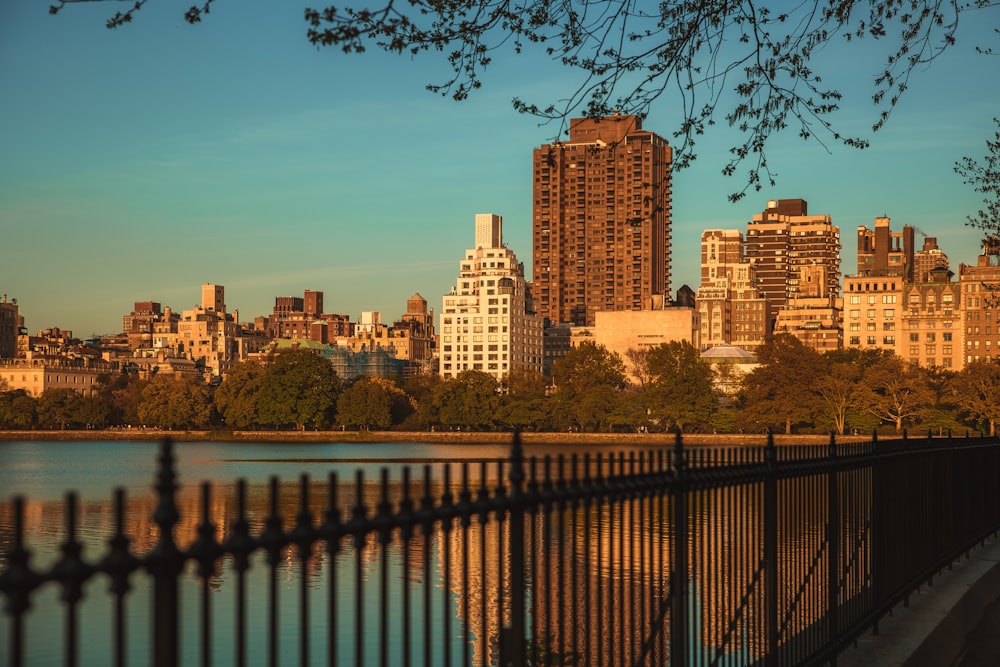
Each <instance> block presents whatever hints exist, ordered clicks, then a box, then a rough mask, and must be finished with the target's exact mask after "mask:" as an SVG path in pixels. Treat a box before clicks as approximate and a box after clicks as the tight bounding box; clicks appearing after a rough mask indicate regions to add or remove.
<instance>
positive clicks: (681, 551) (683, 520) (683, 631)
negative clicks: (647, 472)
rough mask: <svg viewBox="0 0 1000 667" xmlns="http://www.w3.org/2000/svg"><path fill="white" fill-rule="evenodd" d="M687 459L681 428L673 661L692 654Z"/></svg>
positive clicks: (676, 465) (677, 449)
mask: <svg viewBox="0 0 1000 667" xmlns="http://www.w3.org/2000/svg"><path fill="white" fill-rule="evenodd" d="M686 473H687V461H686V459H685V453H684V443H683V441H682V440H681V434H680V431H678V432H677V439H676V440H675V441H674V486H675V489H676V494H675V495H674V508H673V509H674V512H673V519H674V520H673V523H674V530H673V541H672V546H673V554H672V555H673V557H672V558H671V561H672V563H671V567H670V592H671V595H672V601H671V607H670V661H671V663H674V664H680V663H682V662H686V661H687V656H688V655H689V654H688V627H689V619H688V608H689V607H688V605H689V600H688V539H689V537H690V533H689V531H688V507H687V505H688V504H687V498H688V494H687V486H686V484H687V478H686Z"/></svg>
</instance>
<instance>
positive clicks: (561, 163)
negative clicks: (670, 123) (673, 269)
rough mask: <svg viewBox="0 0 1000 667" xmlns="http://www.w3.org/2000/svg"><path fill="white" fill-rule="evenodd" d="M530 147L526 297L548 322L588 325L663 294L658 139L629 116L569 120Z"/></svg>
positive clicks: (666, 188)
mask: <svg viewBox="0 0 1000 667" xmlns="http://www.w3.org/2000/svg"><path fill="white" fill-rule="evenodd" d="M569 135H570V136H569V141H568V142H556V143H552V144H546V145H544V146H541V147H539V148H536V149H535V151H534V174H533V176H534V188H533V225H532V257H533V262H532V265H533V279H532V283H531V287H532V296H533V297H534V299H535V303H536V307H537V309H538V314H539V315H540V316H542V317H545V318H547V319H548V320H549V321H550V322H551V323H552V324H554V325H556V324H562V323H569V324H575V325H581V326H583V325H589V326H593V325H594V314H595V313H596V312H597V311H599V310H641V309H642V308H643V304H646V303H650V302H651V298H653V297H655V296H657V295H659V296H660V297H661V298H663V299H669V293H670V207H671V200H670V179H671V162H672V151H671V148H670V146H669V145H668V144H667V141H666V139H663V138H662V137H660V136H658V135H656V134H654V133H653V132H650V131H647V130H643V129H642V122H641V120H640V119H639V118H638V117H637V116H619V115H615V116H605V117H600V118H574V119H572V120H571V121H570V131H569Z"/></svg>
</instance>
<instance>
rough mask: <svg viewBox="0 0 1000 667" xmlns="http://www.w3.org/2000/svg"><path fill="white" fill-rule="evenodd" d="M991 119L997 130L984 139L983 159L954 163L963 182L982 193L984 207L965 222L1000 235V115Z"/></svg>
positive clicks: (964, 159) (967, 159)
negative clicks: (984, 151) (991, 136)
mask: <svg viewBox="0 0 1000 667" xmlns="http://www.w3.org/2000/svg"><path fill="white" fill-rule="evenodd" d="M993 122H994V124H996V126H997V128H998V130H997V131H996V132H995V133H994V134H993V140H992V141H989V140H987V141H986V149H987V154H986V156H985V157H984V158H983V162H982V163H980V162H979V161H978V160H975V159H973V158H971V157H963V158H962V159H961V160H960V161H959V162H956V163H955V172H956V173H957V174H958V175H959V176H961V177H962V179H963V182H964V183H965V184H966V185H971V186H972V188H973V189H974V190H975V191H976V192H979V193H982V195H983V208H982V209H980V210H979V212H978V213H976V215H974V216H972V215H970V216H968V224H969V225H970V226H971V227H975V228H977V229H982V230H983V231H985V232H987V233H988V234H990V235H996V234H1000V118H994V119H993ZM993 241H994V243H996V242H997V240H996V239H993Z"/></svg>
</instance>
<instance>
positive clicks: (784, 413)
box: [743, 334, 824, 433]
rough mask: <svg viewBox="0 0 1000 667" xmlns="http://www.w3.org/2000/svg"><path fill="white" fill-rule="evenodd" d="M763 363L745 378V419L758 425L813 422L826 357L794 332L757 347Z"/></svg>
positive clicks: (787, 428)
mask: <svg viewBox="0 0 1000 667" xmlns="http://www.w3.org/2000/svg"><path fill="white" fill-rule="evenodd" d="M757 360H758V361H759V362H760V364H761V365H760V366H758V367H757V368H755V369H754V370H753V371H751V372H750V373H748V374H747V375H746V377H744V378H743V400H744V414H743V418H744V419H745V420H746V421H748V422H749V423H751V424H753V425H754V426H756V427H757V428H770V427H773V426H777V425H778V424H782V425H784V429H785V433H791V432H792V426H793V425H794V424H811V423H812V422H813V419H814V418H815V416H816V413H817V411H818V405H817V400H816V394H815V392H814V391H813V387H814V386H815V384H816V382H817V381H818V380H819V378H820V377H822V375H823V371H824V369H823V360H822V359H821V358H820V355H819V353H817V352H816V351H815V350H812V349H810V348H808V347H806V346H805V345H803V344H802V342H801V341H800V340H799V339H798V338H796V337H795V336H792V335H791V334H778V335H775V336H771V337H770V338H768V339H767V340H766V341H765V342H764V344H763V345H761V346H760V348H758V350H757Z"/></svg>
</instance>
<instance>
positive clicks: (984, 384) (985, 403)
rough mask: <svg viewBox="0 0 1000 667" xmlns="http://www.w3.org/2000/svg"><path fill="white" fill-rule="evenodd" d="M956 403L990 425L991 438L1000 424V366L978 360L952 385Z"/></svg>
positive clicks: (958, 376)
mask: <svg viewBox="0 0 1000 667" xmlns="http://www.w3.org/2000/svg"><path fill="white" fill-rule="evenodd" d="M950 390H951V395H952V400H953V401H954V402H955V404H956V405H957V406H958V407H959V408H960V409H962V410H964V411H965V412H967V413H969V414H970V415H971V416H972V417H973V418H974V419H977V420H983V421H986V422H989V425H990V429H989V431H990V436H991V437H992V436H995V435H996V427H997V422H998V421H1000V363H998V362H997V361H986V360H982V359H980V360H977V361H973V362H972V363H971V364H968V365H967V366H966V367H965V368H963V369H962V370H961V371H960V372H959V373H958V374H956V375H955V377H954V378H953V379H952V381H951V384H950Z"/></svg>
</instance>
